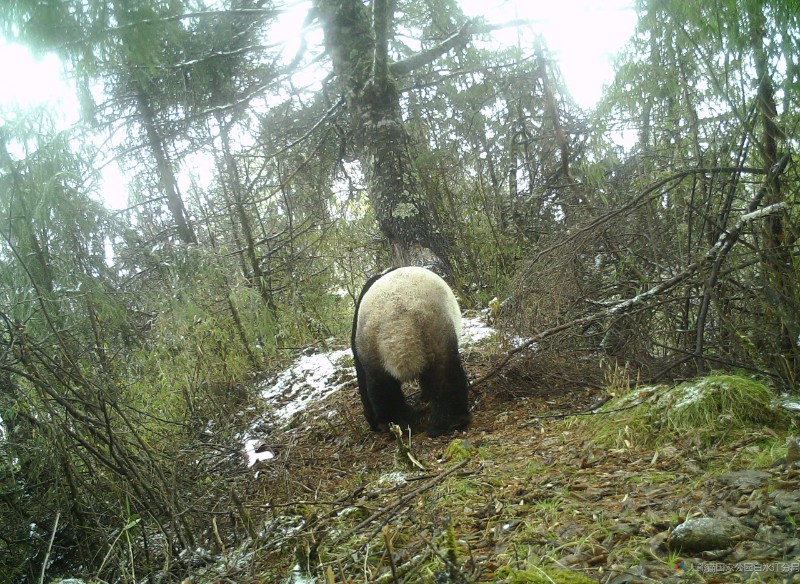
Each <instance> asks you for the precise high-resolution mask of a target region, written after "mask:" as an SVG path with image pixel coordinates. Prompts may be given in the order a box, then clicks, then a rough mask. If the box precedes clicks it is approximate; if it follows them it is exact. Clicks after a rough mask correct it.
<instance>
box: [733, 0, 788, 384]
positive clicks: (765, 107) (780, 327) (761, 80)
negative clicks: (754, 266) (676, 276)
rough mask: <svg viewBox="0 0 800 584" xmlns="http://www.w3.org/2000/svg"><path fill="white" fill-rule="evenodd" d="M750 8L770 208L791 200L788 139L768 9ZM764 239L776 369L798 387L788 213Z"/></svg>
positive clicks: (767, 227) (768, 224) (770, 225)
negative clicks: (786, 182)
mask: <svg viewBox="0 0 800 584" xmlns="http://www.w3.org/2000/svg"><path fill="white" fill-rule="evenodd" d="M746 6H747V13H748V18H749V21H750V45H751V49H752V51H753V62H754V66H755V73H756V83H757V95H756V108H757V110H756V111H757V112H758V117H759V121H760V123H761V132H762V133H761V141H760V144H759V149H760V154H761V158H762V161H763V165H764V168H765V169H766V171H767V181H766V184H765V189H766V193H765V197H764V204H765V206H769V205H773V204H775V203H780V202H783V201H785V200H786V193H785V192H784V189H783V184H782V181H781V175H780V173H778V172H771V170H772V169H773V168H775V166H776V163H777V162H778V140H779V139H780V138H781V137H782V133H781V130H780V128H779V127H778V124H777V117H778V109H777V105H776V102H775V88H774V85H773V83H772V76H771V75H770V70H769V57H768V55H767V49H766V46H765V44H764V42H765V38H766V17H765V16H764V10H765V6H764V5H762V4H761V3H758V4H757V3H754V2H751V3H748V4H746ZM762 237H763V241H764V245H763V247H764V249H763V256H762V262H763V264H762V265H763V266H764V275H765V281H766V285H767V288H768V290H767V294H766V297H767V298H768V299H769V304H770V305H769V306H768V307H767V316H768V317H771V320H773V321H774V327H773V329H774V330H775V331H778V334H779V335H780V337H779V340H778V348H779V351H780V355H779V356H778V358H779V359H780V362H779V363H775V366H776V370H778V371H780V372H782V373H784V374H785V376H786V381H787V382H788V383H789V384H791V385H792V386H795V384H796V383H797V381H798V375H799V374H800V354H799V353H798V347H797V344H796V342H795V340H796V339H797V338H798V336H799V335H800V322H799V321H800V301H798V296H799V292H800V290H798V288H799V287H798V282H797V277H796V274H795V271H794V261H793V258H792V256H791V253H790V252H789V246H788V237H787V233H786V229H785V225H784V215H783V214H780V213H775V214H772V215H770V216H769V217H766V218H765V219H764V224H763V229H762ZM769 319H770V318H768V320H769ZM765 324H767V323H765ZM767 326H769V325H768V324H767Z"/></svg>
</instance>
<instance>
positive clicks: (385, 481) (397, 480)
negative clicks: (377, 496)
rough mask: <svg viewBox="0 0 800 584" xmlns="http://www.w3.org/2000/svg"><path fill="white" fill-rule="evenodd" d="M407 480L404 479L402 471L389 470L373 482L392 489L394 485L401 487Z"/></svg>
mask: <svg viewBox="0 0 800 584" xmlns="http://www.w3.org/2000/svg"><path fill="white" fill-rule="evenodd" d="M407 482H408V481H407V480H406V475H405V473H403V472H390V473H388V474H385V475H382V476H381V477H380V478H379V479H378V480H377V481H375V484H376V485H377V486H379V487H381V488H384V489H392V488H394V487H401V486H403V485H405V484H406V483H407Z"/></svg>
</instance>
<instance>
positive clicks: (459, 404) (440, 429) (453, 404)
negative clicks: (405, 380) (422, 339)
mask: <svg viewBox="0 0 800 584" xmlns="http://www.w3.org/2000/svg"><path fill="white" fill-rule="evenodd" d="M420 384H421V385H422V387H423V390H422V391H423V394H428V395H431V396H433V399H432V400H431V409H432V412H431V419H430V422H429V423H428V436H431V437H433V436H441V435H442V434H447V433H448V432H451V431H452V430H461V429H463V428H466V427H467V425H468V424H469V421H470V414H469V399H468V398H469V380H468V379H467V374H466V372H465V371H464V367H463V365H462V364H461V358H460V357H459V355H458V349H457V348H456V349H453V350H451V351H450V352H449V356H448V359H447V361H446V362H445V363H442V364H441V365H439V366H438V367H436V368H434V369H432V370H430V371H428V372H426V373H425V374H424V375H423V376H422V377H421V378H420Z"/></svg>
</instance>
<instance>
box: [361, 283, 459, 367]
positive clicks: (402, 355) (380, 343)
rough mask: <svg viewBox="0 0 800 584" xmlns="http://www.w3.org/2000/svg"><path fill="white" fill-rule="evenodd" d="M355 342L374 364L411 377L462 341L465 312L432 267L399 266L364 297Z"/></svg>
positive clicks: (370, 363) (363, 356) (364, 355)
mask: <svg viewBox="0 0 800 584" xmlns="http://www.w3.org/2000/svg"><path fill="white" fill-rule="evenodd" d="M356 331H357V332H356V346H357V348H358V351H359V354H360V355H361V357H362V359H363V360H364V361H365V362H366V363H368V364H369V365H370V366H371V367H382V368H384V369H385V370H386V371H388V372H389V373H390V374H391V375H392V376H393V377H395V378H396V379H399V380H402V381H410V380H412V379H415V378H417V377H419V375H420V374H421V373H422V372H423V371H425V369H426V368H427V367H428V366H429V364H430V363H433V362H442V360H441V359H438V357H440V356H441V355H442V354H443V353H444V352H445V351H447V350H450V345H451V344H452V343H455V344H456V348H457V346H458V339H459V338H460V336H461V311H460V309H459V306H458V301H457V300H456V297H455V295H453V292H452V290H451V289H450V287H449V286H448V285H447V283H446V282H445V281H444V280H442V278H440V277H439V276H438V275H436V274H434V273H433V272H431V271H430V270H426V269H425V268H419V267H404V268H398V269H396V270H393V271H391V272H389V273H388V274H386V275H384V276H382V277H381V278H379V279H378V280H376V281H375V283H374V284H372V286H371V287H370V288H369V290H367V292H366V293H365V294H364V296H363V298H362V299H361V304H360V307H359V314H358V323H357V329H356Z"/></svg>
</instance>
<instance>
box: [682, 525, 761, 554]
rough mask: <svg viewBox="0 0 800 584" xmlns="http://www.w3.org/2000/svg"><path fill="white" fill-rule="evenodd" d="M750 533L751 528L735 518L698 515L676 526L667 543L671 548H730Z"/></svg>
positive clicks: (688, 550)
mask: <svg viewBox="0 0 800 584" xmlns="http://www.w3.org/2000/svg"><path fill="white" fill-rule="evenodd" d="M752 535H753V530H752V529H750V528H749V527H746V526H744V525H742V524H741V523H740V522H739V521H738V520H737V519H733V518H730V517H728V518H722V519H717V518H713V517H699V518H696V519H687V520H686V521H684V522H683V523H681V524H680V525H679V526H678V527H676V528H675V529H674V530H673V532H672V535H671V536H670V538H669V540H668V542H667V545H668V546H669V548H670V549H672V550H680V551H683V552H690V553H695V552H705V551H709V550H721V549H727V548H731V547H733V546H734V545H736V543H738V542H739V541H741V540H742V539H745V538H747V537H751V536H752Z"/></svg>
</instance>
